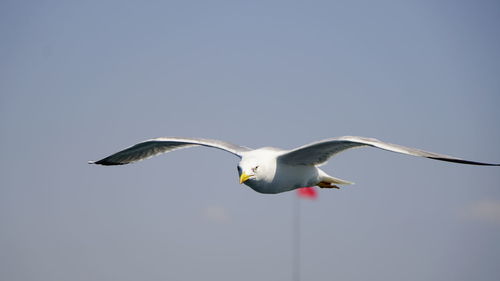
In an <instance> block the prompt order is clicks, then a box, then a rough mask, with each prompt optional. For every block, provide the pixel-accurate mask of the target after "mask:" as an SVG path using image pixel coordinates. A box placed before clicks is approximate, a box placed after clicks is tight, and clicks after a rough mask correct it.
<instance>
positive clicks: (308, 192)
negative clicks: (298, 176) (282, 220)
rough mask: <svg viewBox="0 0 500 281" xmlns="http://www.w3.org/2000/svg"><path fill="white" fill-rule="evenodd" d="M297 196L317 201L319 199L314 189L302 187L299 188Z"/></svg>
mask: <svg viewBox="0 0 500 281" xmlns="http://www.w3.org/2000/svg"><path fill="white" fill-rule="evenodd" d="M297 195H298V196H299V197H302V198H307V199H316V198H318V192H317V191H316V189H314V187H301V188H297Z"/></svg>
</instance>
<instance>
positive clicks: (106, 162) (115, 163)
mask: <svg viewBox="0 0 500 281" xmlns="http://www.w3.org/2000/svg"><path fill="white" fill-rule="evenodd" d="M88 163H89V164H96V165H103V166H117V165H125V164H127V163H117V162H112V161H108V160H106V159H102V160H99V161H89V162H88Z"/></svg>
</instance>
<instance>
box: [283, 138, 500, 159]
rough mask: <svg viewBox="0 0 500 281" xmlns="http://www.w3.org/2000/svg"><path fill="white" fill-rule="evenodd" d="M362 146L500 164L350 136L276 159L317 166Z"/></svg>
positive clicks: (322, 142)
mask: <svg viewBox="0 0 500 281" xmlns="http://www.w3.org/2000/svg"><path fill="white" fill-rule="evenodd" d="M362 146H372V147H377V148H380V149H384V150H388V151H392V152H398V153H403V154H408V155H414V156H421V157H426V158H430V159H435V160H441V161H448V162H455V163H461V164H470V165H484V166H500V164H490V163H482V162H475V161H469V160H464V159H460V158H456V157H452V156H448V155H443V154H438V153H433V152H428V151H424V150H420V149H416V148H411V147H405V146H402V145H397V144H391V143H386V142H382V141H379V140H377V139H372V138H363V137H351V136H347V137H339V138H333V139H327V140H322V141H318V142H314V143H311V144H308V145H304V146H301V147H299V148H296V149H293V150H291V151H289V152H286V153H284V154H282V155H281V156H280V157H279V158H278V159H279V160H280V161H282V162H283V163H287V164H290V165H319V164H322V163H324V162H326V161H328V159H329V158H330V157H332V156H334V155H335V154H337V153H339V152H342V151H344V150H346V149H350V148H355V147H362Z"/></svg>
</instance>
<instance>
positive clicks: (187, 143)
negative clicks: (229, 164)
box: [89, 137, 250, 166]
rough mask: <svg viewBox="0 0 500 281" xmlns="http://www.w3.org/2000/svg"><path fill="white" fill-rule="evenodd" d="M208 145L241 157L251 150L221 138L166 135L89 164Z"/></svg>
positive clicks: (125, 161) (118, 162)
mask: <svg viewBox="0 0 500 281" xmlns="http://www.w3.org/2000/svg"><path fill="white" fill-rule="evenodd" d="M198 145H201V146H207V147H213V148H218V149H222V150H225V151H227V152H230V153H232V154H234V155H236V156H238V157H240V158H241V154H242V153H243V152H246V151H249V150H250V149H249V148H247V147H243V146H239V145H235V144H231V143H228V142H224V141H219V140H210V139H199V138H179V137H166V138H156V139H150V140H147V141H143V142H140V143H138V144H136V145H133V146H131V147H128V148H125V149H124V150H121V151H119V152H117V153H115V154H112V155H110V156H108V157H106V158H103V159H101V160H98V161H89V164H99V165H107V166H109V165H123V164H128V163H132V162H136V161H140V160H144V159H147V158H150V157H153V156H155V155H157V154H161V153H165V152H170V151H173V150H176V149H180V148H186V147H191V146H198Z"/></svg>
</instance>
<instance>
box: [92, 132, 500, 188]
mask: <svg viewBox="0 0 500 281" xmlns="http://www.w3.org/2000/svg"><path fill="white" fill-rule="evenodd" d="M193 146H205V147H212V148H217V149H221V150H224V151H227V152H230V153H232V154H234V155H236V156H237V157H238V158H240V162H239V163H238V174H239V181H240V184H242V183H244V184H245V185H247V186H249V187H250V188H252V189H253V190H255V191H257V192H259V193H265V194H276V193H281V192H286V191H290V190H294V189H297V188H301V187H312V186H319V187H320V188H336V189H338V188H339V187H338V185H347V184H352V182H349V181H346V180H342V179H339V178H335V177H332V176H330V175H328V174H327V173H325V172H324V171H323V170H321V169H320V168H319V166H320V165H322V164H324V163H326V162H327V161H328V159H330V157H332V156H334V155H336V154H337V153H340V152H342V151H344V150H347V149H350V148H356V147H363V146H371V147H375V148H379V149H383V150H387V151H392V152H397V153H402V154H408V155H413V156H420V157H426V158H430V159H434V160H440V161H448V162H454V163H460V164H468V165H482V166H500V164H491V163H483V162H475V161H469V160H464V159H460V158H456V157H452V156H448V155H443V154H438V153H433V152H428V151H424V150H420V149H416V148H410V147H405V146H401V145H397V144H391V143H386V142H382V141H379V140H377V139H374V138H365V137H355V136H344V137H337V138H330V139H325V140H321V141H317V142H313V143H310V144H307V145H304V146H301V147H298V148H295V149H292V150H284V149H279V148H274V147H263V148H259V149H250V148H248V147H244V146H239V145H235V144H232V143H228V142H224V141H220V140H212V139H202V138H182V137H163V138H155V139H150V140H146V141H143V142H140V143H138V144H135V145H133V146H131V147H128V148H125V149H123V150H121V151H119V152H117V153H115V154H112V155H110V156H108V157H106V158H103V159H101V160H98V161H89V164H98V165H105V166H111V165H124V164H129V163H133V162H137V161H140V160H144V159H148V158H150V157H153V156H155V155H158V154H161V153H166V152H170V151H174V150H177V149H180V148H187V147H193Z"/></svg>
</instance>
